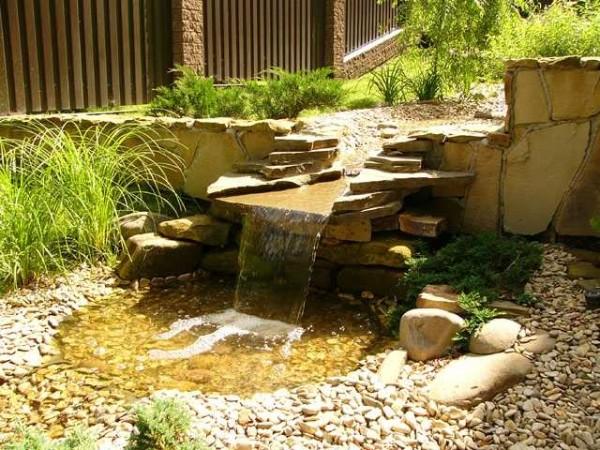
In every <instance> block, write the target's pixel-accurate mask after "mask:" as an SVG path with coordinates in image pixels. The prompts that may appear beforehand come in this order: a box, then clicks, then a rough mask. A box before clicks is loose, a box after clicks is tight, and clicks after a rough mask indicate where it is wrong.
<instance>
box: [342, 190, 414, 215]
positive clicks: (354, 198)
mask: <svg viewBox="0 0 600 450" xmlns="http://www.w3.org/2000/svg"><path fill="white" fill-rule="evenodd" d="M402 197H403V194H402V193H401V192H398V191H382V192H370V193H368V194H357V195H344V196H343V197H339V198H338V199H337V200H336V201H335V203H334V204H333V209H332V211H333V212H334V213H343V212H351V211H362V210H364V209H369V208H374V207H375V206H381V205H384V204H386V203H389V202H393V201H395V200H399V199H401V198H402Z"/></svg>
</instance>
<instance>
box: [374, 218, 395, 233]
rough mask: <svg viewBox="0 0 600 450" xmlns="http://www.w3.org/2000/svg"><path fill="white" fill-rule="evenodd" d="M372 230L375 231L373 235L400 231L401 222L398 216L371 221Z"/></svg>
mask: <svg viewBox="0 0 600 450" xmlns="http://www.w3.org/2000/svg"><path fill="white" fill-rule="evenodd" d="M371 228H372V229H373V233H377V232H380V231H397V230H400V220H399V219H398V214H394V215H392V216H386V217H378V218H377V219H371Z"/></svg>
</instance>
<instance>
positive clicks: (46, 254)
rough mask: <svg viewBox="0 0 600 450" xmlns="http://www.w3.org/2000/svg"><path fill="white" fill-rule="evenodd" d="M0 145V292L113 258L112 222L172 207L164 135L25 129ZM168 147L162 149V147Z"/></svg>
mask: <svg viewBox="0 0 600 450" xmlns="http://www.w3.org/2000/svg"><path fill="white" fill-rule="evenodd" d="M11 125H12V131H13V135H15V134H18V135H19V137H18V138H14V139H6V138H4V139H3V138H0V287H1V286H4V287H7V286H12V287H15V286H18V285H19V284H22V283H26V282H28V281H30V280H32V279H33V278H35V277H36V276H37V275H40V274H45V273H48V272H52V271H61V270H64V269H66V268H67V267H68V266H70V265H72V264H74V263H78V262H95V261H99V260H105V259H107V258H109V257H111V256H113V255H114V254H115V253H116V251H117V250H118V249H119V246H120V236H119V233H118V225H117V220H118V218H119V216H121V215H123V214H126V213H129V212H133V211H136V210H139V209H144V210H147V209H149V208H148V205H150V204H152V205H158V207H159V208H169V207H173V204H172V202H169V201H167V200H165V198H164V197H163V195H162V194H163V192H168V193H169V194H172V195H171V198H174V199H175V201H177V196H176V195H175V194H174V193H173V190H172V188H171V187H170V185H169V183H168V180H167V175H168V173H169V172H171V173H172V172H173V171H178V170H180V169H179V168H180V167H181V166H180V162H179V161H178V158H177V156H175V154H174V153H172V152H171V151H169V150H166V149H165V147H167V146H170V148H172V147H173V141H172V140H171V139H170V138H168V137H167V138H165V137H163V136H165V134H164V133H165V131H164V130H157V129H151V128H149V127H145V126H139V125H119V126H114V125H103V126H92V127H88V128H84V127H82V126H80V125H79V124H78V123H75V122H68V123H66V124H64V125H62V126H56V125H48V124H47V123H42V122H31V123H29V124H27V125H22V126H19V127H17V128H15V126H14V124H10V123H9V124H6V126H11ZM167 141H168V142H167Z"/></svg>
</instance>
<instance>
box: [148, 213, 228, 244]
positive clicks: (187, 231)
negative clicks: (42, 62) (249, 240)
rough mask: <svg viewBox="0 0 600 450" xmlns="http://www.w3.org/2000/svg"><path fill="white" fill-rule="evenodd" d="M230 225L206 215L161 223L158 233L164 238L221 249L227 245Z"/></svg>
mask: <svg viewBox="0 0 600 450" xmlns="http://www.w3.org/2000/svg"><path fill="white" fill-rule="evenodd" d="M230 229H231V224H229V223H225V222H221V221H219V220H217V219H215V218H214V217H211V216H209V215H206V214H196V215H195V216H190V217H184V218H181V219H174V220H169V221H166V222H162V223H161V224H160V225H159V227H158V231H159V232H160V234H162V235H163V236H165V237H168V238H172V239H184V240H189V241H194V242H199V243H201V244H206V245H213V246H219V247H222V246H224V245H225V244H227V239H228V238H229V230H230Z"/></svg>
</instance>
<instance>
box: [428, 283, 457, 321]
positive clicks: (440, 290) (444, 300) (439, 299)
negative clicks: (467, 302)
mask: <svg viewBox="0 0 600 450" xmlns="http://www.w3.org/2000/svg"><path fill="white" fill-rule="evenodd" d="M417 308H433V309H442V310H444V311H448V312H451V313H455V314H462V313H464V312H465V311H464V310H463V309H462V308H461V306H460V305H459V304H458V294H457V292H456V291H455V290H454V289H453V288H452V287H451V286H448V285H445V284H441V285H435V284H430V285H427V286H425V287H424V288H423V290H422V291H421V293H420V294H419V296H418V297H417Z"/></svg>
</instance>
